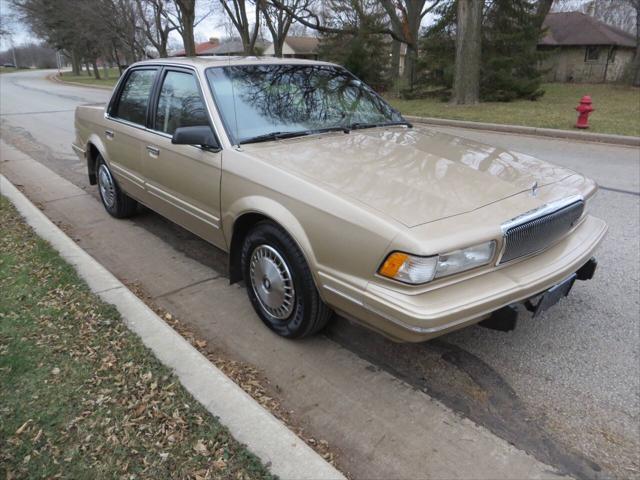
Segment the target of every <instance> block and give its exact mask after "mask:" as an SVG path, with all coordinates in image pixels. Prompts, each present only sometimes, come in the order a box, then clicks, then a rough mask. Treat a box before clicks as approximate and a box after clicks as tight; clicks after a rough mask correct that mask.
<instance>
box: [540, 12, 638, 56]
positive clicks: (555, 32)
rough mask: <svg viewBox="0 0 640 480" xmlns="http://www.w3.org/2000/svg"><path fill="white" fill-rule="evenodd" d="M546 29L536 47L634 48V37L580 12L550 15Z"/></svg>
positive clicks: (545, 22)
mask: <svg viewBox="0 0 640 480" xmlns="http://www.w3.org/2000/svg"><path fill="white" fill-rule="evenodd" d="M543 26H544V27H546V28H547V30H546V32H545V35H544V37H543V38H542V39H541V40H540V41H539V42H538V45H551V46H562V45H564V46H569V45H574V46H575V45H618V46H623V47H635V46H636V40H635V36H634V35H632V34H630V33H627V32H625V31H624V30H621V29H619V28H616V27H613V26H611V25H609V24H606V23H604V22H601V21H600V20H598V19H596V18H594V17H592V16H590V15H586V14H584V13H582V12H556V13H550V14H548V15H547V17H546V18H545V19H544V23H543Z"/></svg>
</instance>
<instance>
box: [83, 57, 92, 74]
mask: <svg viewBox="0 0 640 480" xmlns="http://www.w3.org/2000/svg"><path fill="white" fill-rule="evenodd" d="M84 69H85V70H86V72H87V75H88V76H89V77H90V76H91V67H90V66H89V62H87V61H86V60H85V62H84Z"/></svg>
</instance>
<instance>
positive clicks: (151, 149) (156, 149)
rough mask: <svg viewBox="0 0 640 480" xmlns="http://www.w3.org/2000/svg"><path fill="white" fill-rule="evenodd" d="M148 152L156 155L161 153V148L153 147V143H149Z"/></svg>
mask: <svg viewBox="0 0 640 480" xmlns="http://www.w3.org/2000/svg"><path fill="white" fill-rule="evenodd" d="M147 152H149V153H150V154H152V155H155V156H156V157H157V156H158V155H160V149H159V148H158V147H153V146H151V145H147Z"/></svg>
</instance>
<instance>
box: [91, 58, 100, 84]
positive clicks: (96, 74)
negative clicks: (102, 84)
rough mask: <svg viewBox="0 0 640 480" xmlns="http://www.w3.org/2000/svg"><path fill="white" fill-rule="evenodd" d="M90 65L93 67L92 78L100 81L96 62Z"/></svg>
mask: <svg viewBox="0 0 640 480" xmlns="http://www.w3.org/2000/svg"><path fill="white" fill-rule="evenodd" d="M92 65H93V76H94V77H95V78H96V80H100V69H99V68H98V62H97V61H96V60H94V61H93V62H92Z"/></svg>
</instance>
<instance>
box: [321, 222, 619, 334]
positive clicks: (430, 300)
mask: <svg viewBox="0 0 640 480" xmlns="http://www.w3.org/2000/svg"><path fill="white" fill-rule="evenodd" d="M606 231H607V226H606V224H605V222H603V221H602V220H600V219H597V218H595V217H591V216H588V217H587V218H586V219H585V220H584V221H583V222H582V223H581V224H580V225H579V226H578V227H577V228H576V229H575V230H574V231H573V232H572V233H571V234H570V235H568V236H567V237H566V238H564V239H563V240H561V241H560V242H558V243H557V244H555V245H554V246H552V247H551V248H549V249H547V250H545V251H544V252H542V253H540V254H538V255H535V256H533V257H530V258H527V259H524V260H522V261H518V262H515V263H513V264H510V265H505V266H503V267H501V268H498V269H496V270H494V271H491V272H488V273H485V274H482V275H478V276H476V277H472V278H469V279H466V280H464V281H460V282H458V283H453V284H450V285H447V286H443V287H441V288H435V289H433V290H431V291H427V292H423V293H419V294H416V295H410V294H407V293H405V292H399V291H395V290H391V289H389V288H386V287H384V286H382V285H378V284H375V283H370V284H369V285H368V286H367V288H366V290H365V291H363V292H359V293H361V295H357V294H354V293H347V294H345V293H344V292H339V294H336V290H337V289H336V288H331V287H329V288H326V290H325V293H326V294H327V297H328V298H327V300H328V302H329V303H330V304H331V305H332V306H333V307H334V308H335V309H336V310H338V311H339V312H340V313H342V314H343V315H345V316H347V317H349V318H351V319H353V320H355V321H357V322H359V323H363V324H365V325H366V326H367V327H369V328H372V329H374V330H377V331H378V332H380V333H382V334H384V335H386V336H388V337H390V338H392V339H394V340H399V341H406V342H420V341H424V340H428V339H430V338H433V337H436V336H439V335H442V334H444V333H447V332H450V331H452V330H456V329H459V328H462V327H464V326H466V325H470V324H474V323H478V322H480V321H481V320H484V319H486V318H488V317H489V316H490V315H491V313H492V312H494V311H497V310H500V309H501V308H503V307H505V306H508V305H511V304H513V303H517V302H522V301H525V300H527V299H529V298H531V297H534V296H536V295H538V294H539V293H540V292H543V291H545V290H547V289H548V288H550V287H552V286H553V285H556V284H557V283H559V282H560V281H561V280H563V279H565V278H566V277H568V276H569V275H571V274H572V273H574V272H577V271H578V270H579V269H580V268H581V267H582V266H583V265H585V264H587V263H588V262H589V259H590V258H591V257H592V256H593V252H594V250H595V249H596V247H597V246H598V245H599V244H600V242H601V241H602V239H603V237H604V235H605V233H606ZM325 287H326V285H325ZM356 298H361V299H362V300H361V301H354V299H356Z"/></svg>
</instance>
